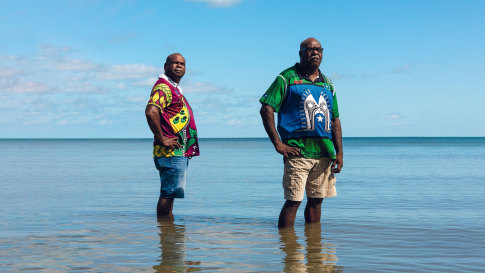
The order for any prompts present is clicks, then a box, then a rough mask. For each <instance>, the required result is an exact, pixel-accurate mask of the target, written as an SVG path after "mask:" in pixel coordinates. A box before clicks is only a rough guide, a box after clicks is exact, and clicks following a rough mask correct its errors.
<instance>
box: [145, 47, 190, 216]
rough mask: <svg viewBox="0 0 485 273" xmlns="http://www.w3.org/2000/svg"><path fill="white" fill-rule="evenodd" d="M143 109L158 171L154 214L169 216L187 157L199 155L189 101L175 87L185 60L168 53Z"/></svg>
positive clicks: (181, 192) (182, 184) (181, 188)
mask: <svg viewBox="0 0 485 273" xmlns="http://www.w3.org/2000/svg"><path fill="white" fill-rule="evenodd" d="M163 67H164V70H165V73H164V74H161V75H159V79H158V81H157V82H156V83H155V85H154V86H153V89H152V92H151V95H150V100H149V101H148V105H147V107H146V109H145V114H146V117H147V122H148V125H149V127H150V130H151V131H152V133H153V135H154V141H153V159H154V161H155V166H156V168H157V169H158V171H159V173H160V181H161V187H160V198H159V199H158V204H157V217H159V218H160V217H169V218H173V215H172V209H173V202H174V198H184V192H185V181H186V170H187V166H188V163H189V162H188V160H189V158H191V157H193V156H198V155H199V144H198V142H197V129H196V127H195V121H194V115H193V113H192V108H190V105H189V102H188V101H187V99H186V98H185V96H184V95H183V94H182V88H181V87H180V86H179V83H180V80H181V79H182V77H183V76H184V75H185V59H184V57H183V56H182V55H181V54H179V53H174V54H171V55H169V56H168V57H167V60H166V62H165V64H164V66H163Z"/></svg>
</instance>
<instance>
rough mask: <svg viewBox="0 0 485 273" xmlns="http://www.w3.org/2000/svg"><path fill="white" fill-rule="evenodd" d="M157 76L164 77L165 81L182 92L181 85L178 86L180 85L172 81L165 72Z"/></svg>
mask: <svg viewBox="0 0 485 273" xmlns="http://www.w3.org/2000/svg"><path fill="white" fill-rule="evenodd" d="M158 78H162V79H165V80H166V81H168V82H169V83H170V84H171V85H172V86H173V87H175V88H177V89H178V91H179V92H180V94H182V87H180V85H179V84H178V83H176V82H175V81H173V80H172V79H170V77H169V76H167V75H165V73H163V74H159V75H158Z"/></svg>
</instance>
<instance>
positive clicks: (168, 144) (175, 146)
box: [161, 137, 182, 149]
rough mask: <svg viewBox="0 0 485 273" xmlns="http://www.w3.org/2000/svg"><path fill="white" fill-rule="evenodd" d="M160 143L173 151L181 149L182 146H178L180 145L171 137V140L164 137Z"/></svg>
mask: <svg viewBox="0 0 485 273" xmlns="http://www.w3.org/2000/svg"><path fill="white" fill-rule="evenodd" d="M161 141H162V144H163V146H166V147H170V148H173V149H178V148H181V147H182V145H180V143H179V142H178V141H177V138H176V137H172V138H168V137H164V138H163V139H162V140H161Z"/></svg>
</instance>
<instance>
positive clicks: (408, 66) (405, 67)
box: [390, 64, 415, 74]
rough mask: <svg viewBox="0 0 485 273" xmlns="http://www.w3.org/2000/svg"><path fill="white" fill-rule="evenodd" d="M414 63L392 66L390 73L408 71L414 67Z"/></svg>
mask: <svg viewBox="0 0 485 273" xmlns="http://www.w3.org/2000/svg"><path fill="white" fill-rule="evenodd" d="M414 66H415V64H404V65H401V66H398V67H395V68H393V69H392V70H391V71H390V73H394V74H395V73H408V72H410V71H411V70H412V69H413V68H414Z"/></svg>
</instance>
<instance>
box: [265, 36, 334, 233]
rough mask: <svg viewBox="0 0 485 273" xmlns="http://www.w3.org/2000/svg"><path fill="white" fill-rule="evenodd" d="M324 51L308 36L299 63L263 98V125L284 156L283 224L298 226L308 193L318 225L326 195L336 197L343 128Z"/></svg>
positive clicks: (310, 218)
mask: <svg viewBox="0 0 485 273" xmlns="http://www.w3.org/2000/svg"><path fill="white" fill-rule="evenodd" d="M322 52H323V48H322V46H321V44H320V42H318V41H317V40H316V39H314V38H308V39H306V40H304V41H303V42H302V43H301V44H300V52H299V55H300V63H297V64H295V65H294V66H292V67H290V68H288V69H286V70H284V71H283V72H281V74H279V75H278V76H277V77H276V79H275V80H274V82H273V84H272V85H271V86H270V87H269V89H268V90H267V91H266V93H265V94H264V95H263V97H261V99H260V102H261V103H262V106H261V111H260V113H261V117H262V119H263V125H264V129H265V130H266V133H268V136H269V138H270V140H271V142H272V143H273V145H274V147H275V149H276V151H277V152H278V153H280V154H282V155H283V160H284V174H283V188H284V195H285V199H286V202H285V204H284V205H283V208H282V209H281V213H280V216H279V221H278V226H279V227H291V226H293V225H294V223H295V216H296V212H297V210H298V207H299V206H300V203H301V201H302V200H303V196H304V193H305V192H306V195H307V205H306V207H305V222H306V223H319V222H320V217H321V205H322V201H323V198H328V197H334V196H336V195H337V192H336V189H335V181H336V179H335V176H334V173H339V172H340V170H341V168H342V166H343V151H342V130H341V126H340V120H339V112H338V105H337V96H336V95H335V90H334V87H333V84H332V82H331V81H330V80H329V79H328V78H327V77H326V76H325V75H323V74H322V73H321V72H320V69H319V67H320V63H321V62H322ZM275 112H277V113H278V126H277V129H278V130H276V128H275V120H274V113H275Z"/></svg>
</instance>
